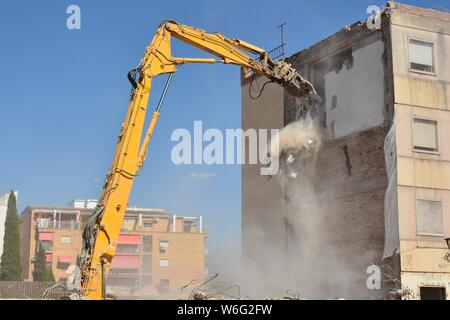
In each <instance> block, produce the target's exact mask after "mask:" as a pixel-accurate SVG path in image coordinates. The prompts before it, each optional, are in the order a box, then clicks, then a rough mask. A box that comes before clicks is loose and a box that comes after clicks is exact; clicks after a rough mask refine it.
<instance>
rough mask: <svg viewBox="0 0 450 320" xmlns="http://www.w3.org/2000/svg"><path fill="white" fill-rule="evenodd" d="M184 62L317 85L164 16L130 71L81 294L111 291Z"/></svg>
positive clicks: (83, 259)
mask: <svg viewBox="0 0 450 320" xmlns="http://www.w3.org/2000/svg"><path fill="white" fill-rule="evenodd" d="M172 37H175V38H177V39H179V40H181V41H183V42H186V43H188V44H191V45H193V46H195V47H197V48H200V49H203V50H205V51H207V52H209V53H211V54H213V55H214V56H215V57H216V58H209V59H208V58H177V57H173V56H172V53H171V39H172ZM246 52H247V53H250V54H254V55H257V56H258V57H257V59H254V58H252V57H250V56H249V55H248V54H247V53H246ZM185 63H226V64H235V65H238V66H241V67H244V68H247V69H248V70H249V71H252V72H255V73H257V74H261V75H264V76H266V77H268V78H269V79H270V80H271V81H273V82H277V83H279V84H280V85H282V86H283V87H284V88H286V89H287V91H288V92H289V93H290V94H292V95H294V96H297V97H300V98H305V97H308V96H309V95H311V94H314V93H315V91H314V88H313V86H312V85H311V84H310V83H309V82H308V81H306V80H304V79H303V78H302V77H301V76H300V75H299V74H298V73H297V72H296V71H295V70H294V69H293V68H292V67H291V66H290V65H289V64H288V63H286V62H284V61H273V60H271V59H270V58H269V55H268V52H266V51H265V50H263V49H260V48H258V47H256V46H254V45H252V44H249V43H247V42H244V41H242V40H238V39H228V38H226V37H224V36H223V35H222V34H220V33H214V34H211V33H206V32H205V31H203V30H200V29H196V28H192V27H189V26H186V25H181V24H179V23H177V22H175V21H165V22H163V23H162V24H161V25H160V26H159V27H158V30H157V32H156V34H155V36H154V37H153V40H152V42H151V43H150V45H149V46H148V47H147V49H146V51H145V54H144V56H143V58H142V60H141V62H140V64H139V66H138V67H137V68H135V69H133V70H131V71H130V72H129V73H128V79H129V80H130V82H131V84H132V87H133V89H132V92H131V98H130V103H129V106H128V112H127V114H126V117H125V121H124V122H123V124H122V128H121V131H120V134H119V138H118V143H117V147H116V152H115V155H114V160H113V162H112V165H111V168H110V170H109V172H108V174H107V176H106V180H105V184H104V186H103V191H102V194H101V197H100V200H99V202H98V205H97V207H96V209H95V212H94V213H93V214H92V215H91V216H90V217H89V219H88V221H87V222H86V224H85V227H84V230H83V247H82V252H81V256H80V269H81V270H80V271H81V289H80V294H81V296H82V297H83V298H87V299H104V298H105V297H106V286H105V279H106V276H107V274H108V272H109V269H110V267H111V261H112V259H113V257H114V255H115V252H116V244H117V241H118V238H119V234H120V230H121V226H122V222H123V218H124V215H125V211H126V209H127V204H128V198H129V195H130V192H131V188H132V185H133V181H134V178H135V177H136V174H137V172H138V170H139V169H140V168H141V167H142V165H143V163H144V161H145V158H146V155H147V148H148V144H149V141H150V138H151V136H152V134H153V130H154V128H155V125H156V122H157V121H158V118H159V114H160V109H161V104H162V101H163V99H164V96H165V94H166V91H167V87H168V85H169V82H170V80H171V78H172V75H173V73H174V72H175V71H177V65H181V64H185ZM161 74H168V81H167V83H166V87H165V88H164V91H163V94H162V97H161V99H160V101H159V103H158V105H157V107H156V110H155V111H154V113H153V117H152V119H151V121H150V124H149V127H148V129H147V132H146V134H145V136H144V138H143V139H142V133H143V129H144V120H145V114H146V111H147V105H148V99H149V95H150V89H151V84H152V80H153V78H154V77H156V76H158V75H161Z"/></svg>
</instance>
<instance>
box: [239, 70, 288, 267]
mask: <svg viewBox="0 0 450 320" xmlns="http://www.w3.org/2000/svg"><path fill="white" fill-rule="evenodd" d="M266 81H267V79H266V78H264V77H257V78H255V80H254V82H253V84H252V85H253V87H254V88H258V87H259V88H261V87H262V85H263V84H264V83H265V82H266ZM250 82H251V81H250V78H247V79H244V78H242V129H243V130H244V131H245V130H247V129H250V128H253V129H279V128H282V127H283V126H284V111H283V96H284V91H283V89H282V88H281V87H280V86H279V85H277V84H270V85H268V86H266V88H265V90H264V92H263V93H262V95H261V97H260V98H259V99H257V100H253V99H251V98H250V96H249V86H250ZM257 94H258V92H255V91H253V90H252V95H253V96H256V95H257ZM246 150H248V146H247V145H246ZM282 203H283V194H282V190H281V185H280V183H279V182H278V181H277V180H276V179H271V180H268V177H267V176H262V175H261V174H260V165H250V164H246V165H243V166H242V256H243V262H244V264H245V263H251V264H252V265H254V266H257V268H260V272H261V273H264V272H268V271H269V269H270V261H271V260H272V259H274V258H275V257H274V256H273V254H274V253H275V252H276V251H277V250H284V240H285V235H284V224H283V218H282V214H281V210H282ZM256 271H257V270H256Z"/></svg>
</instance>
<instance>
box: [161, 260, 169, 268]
mask: <svg viewBox="0 0 450 320" xmlns="http://www.w3.org/2000/svg"><path fill="white" fill-rule="evenodd" d="M159 266H160V267H169V266H170V261H169V260H168V259H160V260H159Z"/></svg>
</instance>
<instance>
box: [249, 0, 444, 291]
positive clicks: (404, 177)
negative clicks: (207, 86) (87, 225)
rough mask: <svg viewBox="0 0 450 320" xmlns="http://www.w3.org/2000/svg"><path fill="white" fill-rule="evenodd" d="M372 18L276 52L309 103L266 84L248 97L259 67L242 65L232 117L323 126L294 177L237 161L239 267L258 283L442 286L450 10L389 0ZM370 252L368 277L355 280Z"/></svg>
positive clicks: (342, 287)
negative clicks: (374, 24) (304, 84)
mask: <svg viewBox="0 0 450 320" xmlns="http://www.w3.org/2000/svg"><path fill="white" fill-rule="evenodd" d="M380 18H381V24H380V27H379V28H369V27H368V26H367V24H366V21H361V22H357V23H354V24H352V25H348V26H345V27H343V28H342V30H340V31H338V32H337V33H335V34H334V35H332V36H330V37H329V38H327V39H324V40H322V41H320V42H319V43H317V44H314V45H312V46H310V47H309V48H307V49H305V50H302V51H300V52H298V53H296V54H294V55H293V56H291V57H289V58H288V60H289V61H290V63H292V64H293V66H294V67H295V68H296V69H297V70H299V71H300V73H301V74H302V75H303V76H304V77H305V78H306V79H308V80H309V81H311V82H312V83H313V85H314V87H315V88H316V90H317V92H318V94H319V95H320V96H321V98H322V101H320V102H318V101H315V100H314V101H313V100H310V101H307V102H303V101H298V100H296V99H295V98H293V97H291V96H289V95H288V93H287V92H286V91H284V90H283V89H282V88H281V87H279V86H275V85H273V86H270V85H268V86H266V88H265V89H264V91H263V92H262V93H261V96H260V98H259V99H256V100H255V99H254V98H252V97H250V94H249V92H251V90H256V91H258V89H260V88H262V87H263V85H264V83H265V81H267V79H264V78H263V77H256V78H254V79H252V78H251V77H249V78H246V76H245V72H243V76H242V126H243V129H244V130H245V129H248V128H256V129H258V128H265V129H270V128H277V129H278V128H283V127H284V126H286V125H288V124H289V123H291V122H293V121H297V120H301V119H304V118H305V116H306V115H310V116H312V117H313V118H314V119H315V121H317V122H318V123H319V124H320V127H321V129H322V131H323V136H324V138H323V141H322V147H321V149H320V151H319V152H318V154H317V157H315V158H314V159H309V160H308V159H307V160H302V161H295V162H294V163H293V164H292V165H290V167H292V168H294V169H295V170H297V173H298V174H297V175H296V176H297V178H292V177H287V178H286V179H276V177H275V178H272V179H270V180H268V179H267V177H264V176H261V175H260V173H259V172H260V171H259V169H260V166H259V165H244V166H243V172H242V179H243V181H242V239H243V244H242V247H243V252H244V254H243V256H244V259H245V261H244V266H245V265H246V266H247V267H248V268H251V269H252V270H253V271H254V272H253V273H252V276H253V277H254V279H253V281H260V282H261V280H262V279H265V281H266V284H267V287H268V288H274V287H276V286H280V283H281V284H282V285H281V286H280V287H286V286H289V285H293V284H294V285H295V286H297V287H298V288H299V290H300V291H301V292H303V293H304V294H305V295H306V296H308V295H309V296H312V297H319V298H329V297H335V296H342V297H346V298H369V299H370V298H380V299H383V298H387V297H392V296H393V295H392V293H393V292H398V290H399V289H404V293H405V294H404V295H403V299H450V295H449V294H450V263H449V262H448V261H445V259H444V256H445V255H446V253H448V251H449V250H448V248H447V245H446V243H445V241H444V239H445V238H446V237H449V236H450V13H448V12H441V11H436V10H432V9H425V8H418V7H414V6H410V5H406V4H401V3H398V2H394V1H389V2H388V3H387V4H386V7H385V10H384V11H383V13H382V14H381V15H380ZM299 37H301V33H299ZM290 42H291V43H294V42H295V39H290ZM257 94H258V92H257V93H253V95H252V96H253V97H254V96H257ZM305 163H306V164H305ZM305 181H308V182H309V183H308V184H307V185H305ZM310 189H312V190H313V191H314V196H313V197H310V196H309V195H310V194H309V193H308V192H310ZM304 194H306V195H307V196H305V195H304ZM311 198H314V199H315V200H316V201H315V203H313V204H311ZM317 215H320V219H317V218H316V219H315V220H314V219H313V220H312V221H313V222H312V223H310V224H308V221H311V217H312V216H317ZM261 248H265V250H261ZM292 256H295V257H296V258H295V259H292ZM371 265H377V266H379V267H380V268H381V275H382V283H381V288H380V289H378V288H375V289H374V288H369V287H368V285H367V279H368V276H369V274H368V270H369V269H368V267H369V266H371ZM267 274H278V275H280V276H278V277H273V281H272V282H271V280H270V279H271V278H270V277H266V278H264V275H267ZM250 277H251V276H250ZM258 277H259V278H258ZM283 281H284V282H283ZM406 293H408V294H406Z"/></svg>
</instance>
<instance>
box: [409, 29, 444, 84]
mask: <svg viewBox="0 0 450 320" xmlns="http://www.w3.org/2000/svg"><path fill="white" fill-rule="evenodd" d="M407 40H408V42H407V52H408V71H409V72H410V73H417V74H423V75H428V76H437V69H438V64H437V59H436V41H434V40H430V39H423V38H418V37H408V39H407ZM411 42H422V43H424V44H431V45H432V51H433V52H432V58H433V71H432V72H430V71H423V70H417V69H413V68H411V47H410V44H411Z"/></svg>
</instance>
